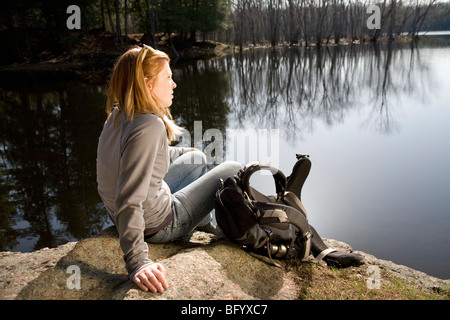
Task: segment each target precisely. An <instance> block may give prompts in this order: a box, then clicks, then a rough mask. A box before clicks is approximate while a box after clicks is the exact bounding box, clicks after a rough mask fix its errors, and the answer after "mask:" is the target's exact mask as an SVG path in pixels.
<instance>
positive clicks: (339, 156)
mask: <svg viewBox="0 0 450 320" xmlns="http://www.w3.org/2000/svg"><path fill="white" fill-rule="evenodd" d="M449 57H450V45H449V43H448V41H438V42H435V41H433V42H431V41H419V42H418V44H410V43H405V44H398V43H393V44H379V45H376V46H374V45H371V44H364V45H351V46H337V47H323V48H299V47H295V48H279V49H257V50H250V51H246V52H244V53H241V54H238V53H237V54H235V55H229V56H226V57H223V58H220V59H214V60H207V61H196V62H191V63H184V64H176V65H174V66H173V73H174V80H175V82H176V83H177V89H176V90H175V99H174V103H173V105H172V114H173V115H174V118H175V119H176V120H177V122H178V123H179V124H180V125H182V126H183V127H185V128H186V130H187V131H186V133H189V134H186V136H185V138H184V139H183V141H181V142H180V143H181V144H187V145H193V146H196V147H199V148H203V149H204V151H205V153H207V156H208V159H210V160H211V162H213V164H212V165H214V164H216V163H220V162H221V161H224V160H227V159H231V160H237V161H239V162H241V163H247V162H250V161H262V162H270V163H271V164H272V165H274V166H277V167H278V168H280V169H281V170H282V171H283V172H284V173H285V174H286V175H288V174H290V170H291V168H292V166H293V165H294V163H295V154H296V153H302V154H308V155H309V156H310V159H311V161H312V170H311V173H310V175H309V177H308V179H307V181H306V183H305V186H304V188H303V193H302V200H303V202H304V204H305V206H306V208H307V210H308V213H309V219H310V223H311V224H312V225H313V226H314V227H315V228H316V229H317V230H318V232H319V233H320V234H321V236H323V237H328V238H334V239H338V240H341V241H345V242H347V243H349V244H350V245H351V246H352V247H353V248H354V249H355V250H361V251H365V252H367V253H370V254H373V255H375V256H377V257H379V258H381V259H386V260H392V261H394V262H395V263H398V264H405V265H407V266H410V267H412V268H415V269H418V270H421V271H424V272H426V273H428V274H430V275H434V276H437V277H439V278H443V279H449V278H450V253H449V250H448V248H449V245H450V233H449V232H448V230H449V229H450V228H449V227H450V203H449V202H448V200H447V199H448V198H449V196H450V184H449V181H450V168H449V166H448V159H449V157H450V108H449V107H450V94H449V92H448V91H449V89H450V77H449V76H448V75H449V74H450V60H449ZM106 89H107V87H106V79H105V83H104V84H95V85H94V84H89V83H85V82H83V81H81V80H79V79H77V78H76V77H75V76H74V75H70V74H69V75H61V74H58V75H53V74H36V73H34V74H32V73H29V74H28V73H27V74H21V75H18V76H17V77H14V79H8V81H5V80H4V79H3V81H2V86H1V88H0V93H1V95H0V114H1V120H0V121H1V128H0V130H1V141H0V157H1V158H0V159H1V161H0V172H1V175H0V183H1V184H0V201H1V209H0V250H11V251H22V252H27V251H32V250H36V249H39V248H42V247H54V246H57V245H59V244H62V243H65V242H67V241H76V240H81V239H84V238H86V237H89V236H92V235H95V234H96V233H98V232H99V231H100V230H102V229H103V228H105V227H106V226H109V225H110V224H111V223H110V221H109V220H108V218H107V217H106V215H105V213H104V209H103V206H102V204H101V202H100V198H99V196H98V194H97V191H96V181H95V157H96V147H97V139H98V136H99V134H100V131H101V128H102V125H103V122H104V120H105V114H104V102H105V94H106ZM212 137H214V138H212ZM186 138H189V139H186ZM212 147H214V148H212ZM251 183H252V185H253V186H254V187H256V188H257V189H259V190H261V191H263V192H266V193H273V190H274V187H273V183H272V178H271V176H270V175H269V176H268V175H256V176H255V177H254V178H253V179H252V181H251Z"/></svg>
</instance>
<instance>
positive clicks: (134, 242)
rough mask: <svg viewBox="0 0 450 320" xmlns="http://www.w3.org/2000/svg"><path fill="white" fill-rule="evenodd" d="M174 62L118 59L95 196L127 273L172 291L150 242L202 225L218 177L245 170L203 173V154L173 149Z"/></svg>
mask: <svg viewBox="0 0 450 320" xmlns="http://www.w3.org/2000/svg"><path fill="white" fill-rule="evenodd" d="M169 61H170V60H169V57H168V56H167V55H166V54H165V53H163V52H161V51H158V50H154V49H153V48H151V47H149V46H146V45H144V46H143V47H142V48H139V47H137V48H132V49H130V50H128V51H127V52H125V53H124V54H123V55H122V56H121V57H120V58H119V59H118V61H117V63H116V65H115V66H114V69H113V73H112V76H111V80H110V86H109V91H108V97H107V102H106V111H107V114H108V117H107V120H106V122H105V124H104V127H103V131H102V133H101V135H100V138H99V143H98V150H97V182H98V191H99V194H100V196H101V198H102V201H103V203H104V204H105V207H106V209H107V211H108V213H109V215H110V217H111V218H112V220H113V221H114V223H115V225H116V227H117V230H118V232H119V240H120V246H121V248H122V250H123V253H124V260H125V264H126V269H127V271H128V274H129V276H130V279H132V281H134V282H135V283H136V284H137V286H138V287H139V288H141V289H142V290H144V291H147V290H150V291H152V292H163V291H164V290H165V289H167V281H166V278H165V276H166V270H165V269H164V267H163V266H162V265H161V264H159V263H153V262H152V261H151V260H150V259H149V258H148V252H147V251H148V246H147V244H146V242H151V243H162V242H167V241H170V240H174V239H177V238H179V237H182V236H184V235H186V234H188V233H189V232H191V231H192V230H193V229H194V228H195V227H196V226H197V225H199V224H201V223H204V222H203V221H204V220H205V218H208V215H209V214H210V212H211V210H212V209H213V207H214V196H215V192H216V190H217V189H218V187H219V185H220V179H225V178H226V177H229V176H231V175H233V174H235V173H236V172H237V171H238V170H239V169H240V168H241V166H240V164H239V163H235V162H224V163H222V164H220V165H219V166H217V167H215V168H214V169H212V170H211V171H209V172H206V171H207V164H206V157H205V156H204V154H203V153H201V152H200V151H198V150H196V149H191V148H175V147H170V146H169V143H170V141H171V140H173V139H174V138H175V137H176V136H177V134H179V133H180V128H179V127H178V126H177V125H176V124H175V123H174V122H173V121H172V117H171V114H170V111H169V107H170V106H171V104H172V99H173V91H174V89H175V88H176V84H175V82H174V81H173V80H172V72H171V70H170V66H169ZM170 162H172V163H170Z"/></svg>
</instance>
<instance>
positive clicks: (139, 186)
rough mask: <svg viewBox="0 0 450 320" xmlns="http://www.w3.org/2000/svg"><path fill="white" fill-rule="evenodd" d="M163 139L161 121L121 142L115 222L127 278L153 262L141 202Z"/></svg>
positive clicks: (140, 128)
mask: <svg viewBox="0 0 450 320" xmlns="http://www.w3.org/2000/svg"><path fill="white" fill-rule="evenodd" d="M164 139H166V137H165V128H164V124H163V122H162V121H150V123H149V122H143V123H141V124H139V125H137V126H136V127H135V128H134V129H133V130H132V131H131V132H130V134H129V135H128V137H127V139H126V140H125V141H123V147H122V155H121V158H120V164H119V174H118V182H117V194H116V217H115V222H116V226H117V229H118V232H119V240H120V247H121V249H122V251H123V254H124V256H123V258H124V260H125V263H126V269H127V271H128V274H129V275H130V278H132V276H133V275H134V274H135V272H136V271H138V270H139V269H141V268H142V267H144V266H145V265H148V264H150V263H152V261H151V260H150V259H149V258H148V246H147V244H146V243H145V241H144V229H145V221H144V210H143V202H144V201H145V199H146V198H147V193H148V189H149V185H150V179H151V177H152V173H153V170H154V164H155V159H156V156H157V153H158V151H159V150H160V148H162V141H164Z"/></svg>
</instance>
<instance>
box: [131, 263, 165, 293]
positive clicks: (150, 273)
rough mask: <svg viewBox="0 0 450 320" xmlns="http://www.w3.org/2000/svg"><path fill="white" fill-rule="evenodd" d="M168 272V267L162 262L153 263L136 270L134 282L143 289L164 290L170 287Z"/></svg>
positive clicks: (154, 291)
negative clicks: (167, 280)
mask: <svg viewBox="0 0 450 320" xmlns="http://www.w3.org/2000/svg"><path fill="white" fill-rule="evenodd" d="M166 273H167V271H166V269H164V267H163V266H162V265H161V264H160V263H153V264H151V265H148V266H146V267H144V268H142V269H141V270H139V271H138V272H136V274H135V275H134V277H133V282H134V283H136V284H137V286H138V287H139V288H141V289H142V290H143V291H148V290H150V291H151V292H153V293H156V292H163V291H164V290H165V289H167V288H168V285H167V282H166Z"/></svg>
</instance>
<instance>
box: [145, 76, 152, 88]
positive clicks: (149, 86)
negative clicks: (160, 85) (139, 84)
mask: <svg viewBox="0 0 450 320" xmlns="http://www.w3.org/2000/svg"><path fill="white" fill-rule="evenodd" d="M144 81H145V85H146V86H147V89H148V90H149V91H152V84H151V83H150V79H148V78H145V79H144Z"/></svg>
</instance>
